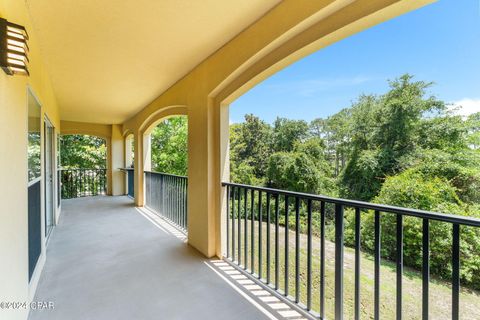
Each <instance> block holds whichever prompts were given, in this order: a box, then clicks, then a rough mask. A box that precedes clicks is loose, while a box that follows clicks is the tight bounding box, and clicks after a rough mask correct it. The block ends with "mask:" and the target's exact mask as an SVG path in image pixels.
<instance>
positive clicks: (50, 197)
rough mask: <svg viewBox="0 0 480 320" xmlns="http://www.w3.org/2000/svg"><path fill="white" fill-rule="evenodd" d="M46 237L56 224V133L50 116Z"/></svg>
mask: <svg viewBox="0 0 480 320" xmlns="http://www.w3.org/2000/svg"><path fill="white" fill-rule="evenodd" d="M44 128H45V237H47V238H48V236H49V235H50V232H51V231H52V229H53V226H54V225H55V185H54V177H55V161H54V159H55V152H54V150H55V149H54V145H55V144H54V143H55V140H54V139H55V134H54V128H53V126H52V124H51V123H50V121H49V120H48V118H45V127H44Z"/></svg>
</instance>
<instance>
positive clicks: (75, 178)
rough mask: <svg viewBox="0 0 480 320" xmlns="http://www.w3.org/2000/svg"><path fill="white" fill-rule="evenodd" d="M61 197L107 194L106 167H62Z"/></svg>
mask: <svg viewBox="0 0 480 320" xmlns="http://www.w3.org/2000/svg"><path fill="white" fill-rule="evenodd" d="M60 176H61V179H62V180H61V195H62V199H71V198H78V197H87V196H96V195H105V194H107V169H62V170H61V173H60Z"/></svg>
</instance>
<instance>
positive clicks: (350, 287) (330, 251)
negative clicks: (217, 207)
mask: <svg viewBox="0 0 480 320" xmlns="http://www.w3.org/2000/svg"><path fill="white" fill-rule="evenodd" d="M230 226H231V224H230ZM237 227H238V224H237V225H236V230H235V232H236V236H238V229H237ZM250 228H251V225H250V222H247V229H248V232H247V241H248V252H247V256H248V257H250V250H251V246H250V243H251V242H250V239H251V238H250V237H251V233H250V230H251V229H250ZM254 229H255V232H254V237H255V243H256V246H255V249H254V251H255V259H254V260H255V261H254V267H255V272H258V250H259V248H258V223H255V225H254ZM243 230H244V225H243V224H241V252H242V257H241V259H242V265H243V264H244V262H245V257H244V234H243ZM270 230H271V239H270V240H271V245H270V252H271V260H270V273H271V283H275V269H274V266H275V254H274V250H275V249H274V243H275V242H274V241H275V238H274V235H275V230H274V227H273V226H271V229H270ZM266 232H267V226H266V223H263V224H262V256H263V261H262V278H266V268H267V261H266V259H267V239H266V238H267V237H266V234H267V233H266ZM230 234H231V233H230ZM279 239H280V241H279V253H280V254H279V266H280V268H279V270H280V275H279V283H280V289H281V290H284V289H285V287H284V282H285V254H284V252H285V251H284V250H285V240H284V239H285V229H284V228H283V227H280V232H279ZM289 243H290V245H289V248H290V249H289V255H288V256H289V274H288V277H289V294H290V295H291V296H295V250H294V249H295V233H294V232H293V231H291V230H290V232H289ZM237 248H238V246H237ZM306 248H307V237H306V235H303V234H302V235H301V236H300V266H299V268H300V284H301V285H300V290H299V292H300V302H302V303H303V304H306V296H307V292H306V291H307V290H306V282H307V265H306V261H307V250H306ZM334 249H335V244H334V243H333V242H331V241H328V240H326V245H325V258H326V265H325V281H326V287H325V298H326V299H325V306H326V315H327V318H328V319H333V318H334V314H333V312H334V301H335V299H334V298H335V296H334V288H335V282H334V279H335V278H334V277H335V271H334V270H335V269H334V266H335V259H334ZM235 253H236V254H237V252H235ZM354 265H355V252H354V250H353V249H352V248H348V247H345V257H344V292H345V296H344V312H345V319H353V308H354V288H355V287H354V283H355V275H354ZM250 267H251V261H250V259H248V268H250ZM312 271H313V273H312V279H313V283H312V287H313V289H312V309H313V310H315V311H317V312H318V310H319V306H320V289H319V287H320V239H319V238H317V237H314V238H313V258H312ZM360 279H361V294H360V295H361V299H360V300H361V317H362V319H370V318H371V319H373V305H374V300H373V291H374V262H373V257H372V256H371V255H370V254H367V253H365V252H362V254H361V277H360ZM380 279H381V289H380V292H381V293H380V300H381V301H380V302H381V303H380V308H381V310H380V316H381V318H382V319H395V308H396V270H395V263H394V262H391V261H386V260H382V265H381V271H380ZM479 306H480V294H479V293H478V292H475V291H472V290H466V289H462V291H461V296H460V313H461V314H460V316H461V319H480V307H479ZM421 308H422V278H421V273H420V272H419V271H416V270H412V269H409V268H405V269H404V274H403V318H404V319H420V318H421V312H422V310H421ZM430 318H431V319H450V318H451V287H450V284H449V283H448V282H445V281H442V280H438V279H435V278H432V280H431V283H430Z"/></svg>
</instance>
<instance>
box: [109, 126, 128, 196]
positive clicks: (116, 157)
mask: <svg viewBox="0 0 480 320" xmlns="http://www.w3.org/2000/svg"><path fill="white" fill-rule="evenodd" d="M111 146H112V147H111V150H112V152H111V158H110V159H111V163H112V165H111V170H112V195H113V196H119V195H123V194H125V174H124V173H123V172H122V171H120V169H119V168H122V167H123V166H124V157H125V154H124V139H123V137H122V127H121V125H118V124H114V125H112V141H111Z"/></svg>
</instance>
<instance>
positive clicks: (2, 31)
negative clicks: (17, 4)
mask: <svg viewBox="0 0 480 320" xmlns="http://www.w3.org/2000/svg"><path fill="white" fill-rule="evenodd" d="M27 40H28V34H27V30H25V27H23V26H20V25H18V24H15V23H12V22H8V21H7V20H5V19H2V18H0V67H1V68H2V69H3V71H5V73H6V74H8V75H14V74H20V75H27V76H28V75H30V74H29V73H28V68H27V63H28V62H29V61H28V56H27V54H28V50H29V49H28V44H27Z"/></svg>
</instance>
